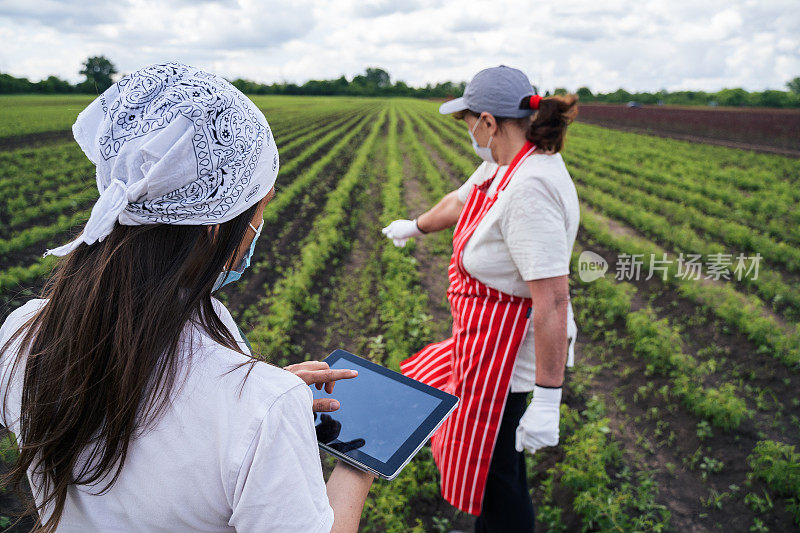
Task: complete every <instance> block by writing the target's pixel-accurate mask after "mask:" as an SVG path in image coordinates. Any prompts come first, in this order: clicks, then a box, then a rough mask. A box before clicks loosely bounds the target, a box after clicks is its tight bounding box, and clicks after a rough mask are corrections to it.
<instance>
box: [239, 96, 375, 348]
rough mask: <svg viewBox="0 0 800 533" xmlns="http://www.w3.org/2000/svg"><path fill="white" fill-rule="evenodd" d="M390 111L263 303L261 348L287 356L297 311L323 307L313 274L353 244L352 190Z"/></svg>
mask: <svg viewBox="0 0 800 533" xmlns="http://www.w3.org/2000/svg"><path fill="white" fill-rule="evenodd" d="M385 116H386V112H385V111H382V112H381V115H380V118H379V119H377V120H374V122H373V125H372V127H371V128H370V132H369V134H368V136H367V138H366V139H365V141H364V142H363V143H362V144H361V146H359V148H358V149H357V151H356V155H355V157H354V159H353V162H352V163H351V165H350V168H349V169H348V170H347V172H346V173H345V175H344V176H342V178H341V179H340V180H339V183H338V185H337V187H336V189H335V190H334V191H333V192H331V193H330V194H329V195H328V198H327V201H326V203H325V206H324V208H323V210H322V213H321V214H320V215H319V217H318V218H317V219H316V220H315V222H314V230H313V233H312V235H311V236H310V238H309V239H308V240H307V242H306V243H305V244H304V246H303V247H302V249H301V250H300V252H299V259H298V262H297V264H296V265H295V266H294V267H292V268H291V269H290V270H289V272H288V273H287V274H286V275H285V276H284V277H283V278H281V279H280V280H279V281H278V282H277V283H276V284H275V286H274V288H273V290H272V292H271V293H270V294H269V295H267V296H266V297H265V298H264V299H263V301H262V302H260V303H259V308H260V309H262V310H263V315H261V316H260V317H258V319H257V321H256V325H255V327H254V329H253V330H252V331H251V333H250V340H251V342H252V343H253V344H254V345H255V346H257V350H256V351H257V352H259V353H261V354H264V355H265V356H267V357H269V358H271V359H273V360H285V358H286V356H287V355H288V354H289V353H290V351H291V345H290V344H291V337H290V334H291V332H292V331H293V330H294V329H295V325H296V324H297V314H298V313H300V312H307V313H308V314H311V315H313V314H314V313H315V312H316V311H317V310H318V309H317V307H318V305H319V303H318V298H316V297H315V295H312V294H311V289H312V287H313V283H314V280H315V278H316V277H317V275H318V274H319V273H320V272H321V271H322V270H323V269H324V268H325V267H326V265H327V261H328V259H330V258H331V257H333V255H334V254H335V253H336V252H337V251H338V250H341V249H342V247H345V246H347V244H348V243H347V242H346V238H345V237H346V234H345V232H344V228H343V225H344V223H345V221H346V220H348V216H349V215H348V214H349V212H350V208H351V206H350V204H349V201H348V200H349V198H350V196H351V194H352V192H353V190H354V189H355V188H356V187H358V186H363V185H364V180H365V178H366V179H369V174H368V173H366V172H365V171H364V170H365V167H366V166H367V162H368V157H369V154H370V152H371V151H372V148H373V145H374V144H375V139H376V137H377V136H378V132H379V129H380V126H381V124H382V123H383V121H384V120H385ZM356 132H357V130H355V129H354V130H353V131H352V132H351V133H352V134H353V135H355V133H356ZM342 144H344V143H342ZM329 154H330V152H329V153H328V154H326V156H327V155H329ZM323 159H325V157H323ZM276 199H277V198H276ZM265 220H266V214H265Z"/></svg>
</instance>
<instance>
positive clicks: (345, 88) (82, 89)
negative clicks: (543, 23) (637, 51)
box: [0, 56, 800, 108]
mask: <svg viewBox="0 0 800 533" xmlns="http://www.w3.org/2000/svg"><path fill="white" fill-rule="evenodd" d="M82 67H83V68H82V69H81V71H80V72H79V73H80V74H81V75H83V76H84V77H85V80H84V81H82V82H79V83H76V84H71V83H70V82H68V81H67V80H62V79H60V78H58V77H57V76H49V77H48V78H46V79H43V80H41V81H37V82H32V81H30V80H28V79H27V78H17V77H14V76H11V75H9V74H3V73H0V94H10V93H43V94H63V93H85V94H100V93H102V92H103V91H105V90H106V89H107V88H108V87H110V86H111V84H112V83H113V80H112V76H113V75H114V74H117V69H116V67H115V66H114V64H113V63H112V62H111V61H110V60H109V59H108V58H106V57H105V56H95V57H89V58H87V59H86V61H84V62H83V64H82ZM231 83H232V84H233V85H234V86H236V87H237V88H238V89H239V90H240V91H242V92H243V93H245V94H253V95H256V94H290V95H319V96H321V95H326V96H331V95H342V96H408V97H414V98H453V97H456V96H461V94H462V93H463V92H464V87H465V86H466V82H464V81H462V82H452V81H446V82H442V83H437V84H435V85H434V84H430V83H429V84H427V85H425V86H424V87H411V86H409V85H408V84H406V83H405V82H403V81H396V82H394V83H392V80H391V77H390V76H389V73H388V72H386V71H385V70H384V69H382V68H378V67H370V68H367V69H366V71H365V72H364V74H359V75H357V76H354V77H353V79H352V80H348V79H347V78H346V77H345V76H340V77H338V78H336V79H331V80H309V81H307V82H305V83H303V84H296V83H286V82H280V83H278V82H276V83H271V84H265V83H259V82H255V81H250V80H246V79H242V78H237V79H234V80H231ZM786 88H787V89H788V90H786V91H779V90H772V89H770V90H765V91H746V90H744V89H741V88H735V89H722V90H720V91H716V92H707V91H674V92H669V91H666V90H661V91H657V92H653V93H651V92H633V93H631V92H628V91H626V90H625V89H617V90H616V91H613V92H608V93H592V91H591V90H590V89H589V88H588V87H581V88H579V89H578V90H577V91H576V92H577V94H578V97H579V98H580V101H581V102H584V103H586V102H604V103H617V104H619V103H627V102H631V101H634V102H638V103H640V104H665V105H701V106H707V105H711V106H714V105H719V106H734V107H741V106H747V107H784V108H791V107H794V108H797V107H800V77H796V78H794V79H793V80H791V81H789V82H788V83H787V84H786ZM535 89H536V88H535V87H534V90H535ZM567 92H568V91H567V89H564V88H558V89H555V90H554V91H553V92H552V94H565V93H567ZM544 95H545V96H550V95H551V92H550V91H549V90H548V91H545V94H544Z"/></svg>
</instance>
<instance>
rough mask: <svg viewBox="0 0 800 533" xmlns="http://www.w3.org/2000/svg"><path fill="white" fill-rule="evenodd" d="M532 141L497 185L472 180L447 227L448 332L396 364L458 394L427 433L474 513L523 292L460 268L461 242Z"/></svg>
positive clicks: (454, 489) (447, 485) (523, 326)
mask: <svg viewBox="0 0 800 533" xmlns="http://www.w3.org/2000/svg"><path fill="white" fill-rule="evenodd" d="M535 149H536V147H535V146H534V145H533V144H531V143H530V142H526V143H525V146H524V147H523V148H522V149H521V150H520V151H519V152H518V153H517V155H516V156H515V157H514V159H513V161H512V162H511V164H510V165H509V167H508V170H507V171H506V173H505V175H504V176H503V179H502V181H501V182H500V184H499V185H498V187H497V192H496V193H495V194H494V195H492V196H488V195H487V194H486V191H487V190H488V188H489V186H490V185H491V183H492V181H493V180H494V178H495V177H496V176H497V171H495V174H494V175H493V176H492V177H491V178H490V179H488V180H486V181H484V182H483V183H482V184H480V185H475V186H474V187H473V188H472V190H471V191H470V194H469V197H468V198H467V202H466V204H465V205H464V208H463V210H462V211H461V216H460V217H459V219H458V224H457V225H456V229H455V232H454V234H453V255H452V257H451V259H450V267H449V269H448V274H449V277H450V287H449V288H448V289H447V299H448V301H449V302H450V311H451V313H452V314H453V336H452V337H450V338H449V339H447V340H444V341H441V342H437V343H434V344H430V345H428V346H426V347H425V348H423V349H422V350H420V351H419V352H417V353H416V354H414V355H412V356H411V357H409V358H408V359H405V360H404V361H402V362H401V363H400V370H401V372H402V373H403V374H405V375H407V376H409V377H411V378H414V379H416V380H419V381H421V382H423V383H426V384H428V385H431V386H433V387H436V388H439V389H442V390H444V391H446V392H449V393H450V394H455V395H456V396H458V397H459V398H460V399H461V401H460V403H459V405H458V407H457V408H456V410H455V411H454V412H453V414H452V415H451V416H450V417H449V418H448V419H447V420H445V422H444V423H443V424H442V426H441V427H440V428H439V429H438V430H437V431H436V433H434V434H433V437H432V438H431V448H432V450H433V457H434V460H435V461H436V466H437V467H438V468H439V472H440V473H441V486H442V496H444V498H445V499H446V500H447V501H448V502H450V503H451V504H452V505H454V506H455V507H457V508H459V509H461V510H462V511H465V512H467V513H470V514H473V515H479V514H480V512H481V504H482V502H483V492H484V487H485V486H486V477H487V475H488V473H489V465H490V463H491V459H492V452H493V450H494V445H495V441H496V440H497V433H498V430H499V428H500V421H501V419H502V418H503V409H504V408H505V402H506V397H507V395H508V390H509V387H510V384H511V374H512V372H513V369H514V361H515V360H516V356H517V351H518V350H519V347H520V345H521V344H522V341H523V339H524V338H525V333H526V332H527V330H528V325H529V322H530V312H531V299H530V298H522V297H519V296H513V295H510V294H506V293H504V292H500V291H498V290H496V289H493V288H491V287H488V286H486V285H484V284H483V283H481V282H480V281H478V280H477V279H475V278H473V277H472V276H470V275H469V273H467V271H466V269H465V268H464V263H463V261H462V257H461V256H462V255H463V251H464V247H465V245H466V243H467V241H468V240H469V239H470V237H471V236H472V234H473V233H474V232H475V228H476V227H477V226H478V224H479V223H480V221H481V219H483V216H484V215H485V214H486V212H487V211H489V208H491V207H492V205H494V202H495V201H496V199H497V193H499V192H500V191H502V190H503V189H505V188H506V186H507V185H508V182H509V180H511V178H512V176H513V175H514V172H515V171H516V170H517V168H518V167H519V165H520V163H522V162H523V161H524V160H525V159H526V158H528V157H529V156H530V155H531V154H532V153H533V151H534V150H535Z"/></svg>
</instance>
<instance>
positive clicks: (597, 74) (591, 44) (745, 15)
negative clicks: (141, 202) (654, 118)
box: [0, 0, 800, 91]
mask: <svg viewBox="0 0 800 533" xmlns="http://www.w3.org/2000/svg"><path fill="white" fill-rule="evenodd" d="M799 28H800V3H798V2H797V0H734V1H723V0H707V1H706V0H701V1H697V0H694V1H689V0H679V1H676V0H650V1H648V2H646V3H642V2H632V1H626V0H607V1H606V2H603V3H598V2H597V1H596V0H591V1H590V0H575V1H573V2H570V3H568V4H547V3H545V4H532V3H530V2H524V1H522V0H494V1H492V2H487V1H474V0H473V1H469V0H441V1H436V2H431V1H424V0H407V1H404V2H395V1H393V0H392V1H389V0H370V1H366V2H365V1H364V0H336V1H329V2H313V1H312V0H270V1H269V2H266V1H260V0H205V1H196V0H162V1H155V0H116V1H115V2H113V3H110V2H101V1H100V0H80V1H77V0H73V1H55V0H39V1H34V2H22V1H19V0H13V1H12V0H0V42H2V43H3V47H0V71H2V72H8V73H11V74H13V75H17V76H27V77H29V78H31V79H40V78H43V77H46V76H48V75H50V74H55V75H58V76H60V77H63V78H67V79H69V80H71V81H78V80H79V79H80V76H79V75H78V74H77V72H78V71H79V70H80V64H81V62H82V61H83V60H84V59H85V58H86V57H88V56H89V55H97V54H105V55H106V56H108V57H110V58H111V59H112V60H113V61H114V62H115V64H116V65H117V67H118V69H119V70H120V71H121V72H130V71H132V70H135V69H137V68H140V67H142V66H144V65H146V64H149V63H154V62H158V61H164V60H180V61H184V62H187V63H191V64H194V65H196V66H199V67H201V68H206V69H209V70H212V71H214V72H216V73H219V74H222V75H224V76H227V77H231V78H233V77H245V78H249V79H253V80H257V81H262V82H272V81H292V82H298V83H302V82H304V81H306V80H308V79H320V78H333V77H338V76H339V75H342V74H345V75H346V76H348V77H352V76H353V75H355V74H358V73H361V72H363V70H364V68H365V67H367V66H380V67H383V68H385V69H386V70H387V71H388V72H389V73H390V74H391V75H392V79H393V80H398V79H402V80H404V81H406V82H407V83H410V84H412V85H424V84H426V83H435V82H438V81H445V80H453V81H460V80H468V79H469V78H470V77H471V76H472V75H473V74H474V73H476V72H477V71H478V70H480V69H482V68H485V67H487V66H493V65H499V64H507V65H512V66H516V67H518V68H521V69H522V70H523V71H525V72H526V73H527V74H528V75H529V77H530V78H531V81H532V82H533V83H534V84H535V85H538V86H539V87H540V88H542V89H547V88H554V87H567V88H569V89H572V90H575V89H577V88H578V87H580V86H582V85H586V86H589V87H590V88H591V89H592V90H593V91H610V90H615V89H617V88H618V87H624V88H626V89H628V90H657V89H660V88H667V89H670V90H675V89H682V88H685V89H705V90H715V89H719V88H721V87H724V86H728V87H734V86H741V87H745V88H747V89H751V90H756V89H764V88H782V87H783V86H784V83H785V82H786V81H787V80H788V79H789V78H791V77H794V76H797V75H800V31H799V30H798V29H799Z"/></svg>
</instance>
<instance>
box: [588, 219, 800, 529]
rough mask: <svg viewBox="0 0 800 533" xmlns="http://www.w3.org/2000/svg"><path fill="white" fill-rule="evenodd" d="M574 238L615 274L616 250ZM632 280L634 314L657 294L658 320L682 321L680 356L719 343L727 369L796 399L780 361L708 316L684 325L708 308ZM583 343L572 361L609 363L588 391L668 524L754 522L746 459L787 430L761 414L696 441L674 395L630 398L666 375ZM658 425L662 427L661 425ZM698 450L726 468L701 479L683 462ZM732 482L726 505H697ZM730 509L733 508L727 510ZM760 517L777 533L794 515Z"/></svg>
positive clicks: (662, 382)
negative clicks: (668, 516) (639, 468)
mask: <svg viewBox="0 0 800 533" xmlns="http://www.w3.org/2000/svg"><path fill="white" fill-rule="evenodd" d="M578 240H579V242H580V244H581V246H583V247H584V248H586V249H591V250H592V251H595V252H596V253H599V254H600V255H602V256H603V257H604V258H606V260H608V261H609V272H613V271H615V270H616V260H615V258H616V254H615V252H613V251H611V250H607V249H604V248H603V247H601V246H598V245H597V244H596V243H591V244H586V243H587V238H586V236H585V235H583V234H582V232H581V233H579V239H578ZM631 283H632V284H633V285H635V286H636V287H637V290H638V294H637V297H636V298H634V299H633V302H632V307H633V309H634V310H638V309H641V308H642V307H644V306H645V305H647V303H648V302H649V301H650V299H651V297H653V296H654V295H655V298H653V305H654V306H655V307H654V308H655V310H656V311H657V315H658V317H659V318H662V317H667V318H668V319H669V320H670V322H671V323H681V321H682V322H683V323H684V327H685V331H684V334H683V338H684V340H688V342H687V344H686V346H684V351H685V353H688V354H690V355H693V356H695V357H697V358H698V360H700V361H702V360H703V358H702V357H699V356H697V350H699V349H701V348H703V347H706V346H709V345H710V344H707V343H712V342H713V343H716V344H717V345H719V346H721V347H723V349H725V350H727V351H728V358H729V360H730V361H731V363H732V364H733V363H735V364H737V365H741V364H744V365H746V368H747V369H748V371H752V372H753V373H754V374H755V376H756V377H755V379H753V380H751V379H750V376H748V378H747V381H748V383H750V384H751V385H752V386H767V387H775V389H774V390H775V392H776V394H777V396H778V397H779V398H780V397H783V398H791V397H793V396H792V395H791V394H792V393H791V390H797V387H798V381H800V380H798V379H797V376H796V375H795V376H792V378H793V379H792V382H791V383H790V384H788V385H787V384H785V383H784V382H783V381H782V379H783V378H784V377H785V376H786V374H787V372H786V369H785V367H783V368H782V367H781V365H780V363H779V362H778V361H777V360H775V359H773V358H769V357H768V356H765V355H762V356H758V355H756V356H754V355H753V354H754V352H755V348H754V347H753V346H752V345H751V344H750V343H749V342H748V341H747V340H746V339H744V338H743V337H742V335H741V334H737V333H734V332H724V331H723V329H722V328H720V329H717V328H719V327H720V324H719V323H718V321H715V320H713V319H712V318H711V317H709V316H706V319H707V320H708V322H707V323H705V324H703V325H698V326H689V325H688V324H686V322H687V320H686V319H687V318H688V317H691V316H693V315H697V314H706V315H708V314H710V311H704V310H703V309H701V308H699V307H698V306H697V305H696V304H695V303H693V302H691V301H688V300H686V299H682V298H679V297H677V296H676V295H675V293H672V292H665V291H663V290H661V289H662V287H660V286H659V285H660V282H659V281H658V280H656V279H655V278H653V279H651V280H649V281H639V282H637V281H631ZM673 302H675V304H674V305H673ZM715 322H716V323H715ZM610 329H613V331H615V332H616V333H617V334H618V335H619V336H620V337H626V336H627V334H626V332H625V327H624V324H622V323H618V324H615V325H614V326H613V328H610ZM580 338H581V337H579V339H580ZM583 339H584V340H582V341H579V342H578V344H577V345H576V360H578V358H580V361H581V364H584V363H586V364H589V365H591V366H595V365H601V364H602V363H604V362H605V363H607V366H603V367H602V368H601V370H600V371H599V372H598V373H597V374H596V375H595V376H594V379H593V380H592V385H591V386H590V390H591V392H592V393H595V394H598V395H599V396H601V397H603V398H604V399H605V400H606V405H607V407H608V408H609V417H610V418H611V420H612V423H613V425H614V428H613V429H614V435H615V437H617V438H618V439H619V440H620V442H621V443H622V444H623V448H624V450H625V454H626V456H628V457H629V458H630V460H632V461H634V464H641V465H643V466H644V467H645V468H646V469H650V470H652V471H653V472H654V474H655V479H656V482H657V485H658V487H659V498H658V501H659V502H660V503H662V504H663V505H666V506H667V508H668V509H669V510H670V511H671V512H672V514H673V516H672V521H671V523H672V525H673V526H674V527H675V528H676V530H677V531H695V530H697V531H712V530H717V529H728V530H733V531H738V530H739V529H738V528H739V527H740V526H741V525H742V524H746V525H747V526H748V527H749V525H750V524H752V522H753V517H754V516H759V515H754V514H753V512H752V510H751V509H750V508H749V507H748V506H747V505H746V504H745V503H744V495H745V494H746V493H747V492H751V491H756V492H757V493H760V491H761V488H762V487H763V484H761V483H759V482H756V483H754V485H753V487H752V488H751V487H747V485H746V483H747V481H746V479H747V474H748V472H749V467H748V466H747V461H746V459H747V456H748V455H749V454H750V453H751V452H752V450H753V447H754V445H755V443H756V441H758V440H759V439H760V438H775V439H777V440H781V441H785V440H786V438H787V437H788V434H787V432H786V431H784V430H777V429H774V428H772V427H771V425H770V422H771V420H770V419H769V417H768V416H765V414H764V413H758V416H757V417H756V419H755V420H753V421H745V422H743V423H742V425H741V426H740V427H739V428H738V429H737V430H735V431H732V432H724V431H722V430H719V429H716V428H715V429H714V431H713V433H714V435H713V437H711V438H708V439H705V440H702V441H701V440H700V439H699V438H698V436H697V423H698V422H699V421H700V418H698V417H697V416H695V415H694V414H692V413H691V412H689V411H688V410H687V409H686V408H684V407H683V406H682V405H681V404H680V400H679V399H678V398H675V397H672V396H670V399H669V401H668V402H666V403H665V402H664V399H663V398H661V397H657V396H656V395H655V394H651V395H649V396H647V397H645V398H641V399H640V400H639V401H638V402H636V401H634V400H633V398H634V395H635V394H636V392H637V390H638V388H639V387H641V386H647V385H649V384H650V383H653V384H654V386H655V389H656V390H657V389H659V388H661V387H663V386H667V387H669V386H670V385H671V379H670V378H669V377H666V376H663V375H653V376H647V375H646V374H645V368H646V363H645V361H643V360H639V359H635V358H633V357H631V356H630V355H629V354H628V353H615V354H614V356H610V357H609V360H608V361H599V360H598V359H597V356H595V355H594V354H593V353H592V352H591V351H589V350H587V349H586V348H587V346H591V345H593V344H595V343H594V342H588V341H587V340H585V339H586V336H583ZM617 351H618V350H617ZM727 366H730V365H723V369H724V367H727ZM723 369H721V370H722V372H721V373H719V374H714V375H713V376H712V377H711V378H710V379H709V380H708V382H707V385H709V386H714V385H716V384H718V382H719V381H721V380H726V379H727V375H726V373H725V372H724V370H723ZM782 394H787V395H789V396H782ZM741 397H742V398H744V399H746V400H748V407H750V408H755V406H754V405H753V402H752V398H750V397H748V395H746V394H743V395H742V396H741ZM615 398H617V400H615ZM617 401H619V402H620V403H622V404H624V409H625V411H624V413H623V412H621V409H620V404H618V403H617ZM654 407H655V408H657V409H658V412H657V416H656V417H655V418H652V417H651V416H648V410H650V409H652V408H654ZM783 407H784V409H785V410H786V411H788V413H793V414H798V408H796V407H792V406H791V405H785V406H783ZM637 417H638V419H637ZM659 425H661V426H662V427H661V428H659ZM665 428H667V429H665ZM657 431H666V432H670V431H671V432H674V434H675V437H674V442H672V443H669V442H668V441H667V440H666V438H665V436H663V435H662V436H661V437H656V436H655V435H656V432H657ZM759 431H764V433H765V434H764V435H763V436H759V433H758V432H759ZM796 432H797V428H794V431H793V432H792V433H794V434H796ZM641 439H643V440H641ZM643 444H644V446H643ZM700 447H702V448H703V451H702V452H701V457H702V456H708V457H713V458H714V459H717V460H719V461H722V462H723V463H724V467H723V470H722V471H721V472H719V473H716V474H711V475H709V476H708V480H707V481H703V480H702V477H701V476H700V472H699V470H694V471H692V470H690V469H689V468H688V467H687V466H686V465H685V464H684V463H683V459H684V458H688V457H691V456H692V455H693V454H694V453H695V452H696V451H697V450H698V448H700ZM648 448H650V449H651V451H650V452H648V451H647V449H648ZM668 463H671V464H672V465H674V466H675V469H674V471H672V472H670V471H669V470H667V469H666V468H665V465H667V464H668ZM732 484H735V485H737V486H738V487H740V488H741V489H743V490H740V491H739V493H738V494H737V495H736V496H735V497H733V498H731V499H728V500H726V501H725V503H724V505H723V508H722V509H721V510H717V509H714V510H711V509H709V508H708V507H704V506H703V505H702V500H703V499H706V498H708V496H709V495H710V493H711V491H712V489H713V490H715V491H717V492H719V493H722V492H726V491H729V487H730V485H732ZM734 508H735V509H736V511H735V512H731V510H732V509H734ZM759 518H761V519H762V520H765V523H767V524H769V525H770V526H772V527H773V528H776V529H774V530H779V529H780V528H781V527H785V525H786V524H789V523H791V517H790V516H789V514H788V513H787V512H786V511H785V509H782V508H781V505H780V504H777V502H776V510H775V511H774V512H773V513H772V516H770V517H769V518H766V517H764V516H759ZM771 530H773V529H772V528H771Z"/></svg>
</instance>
